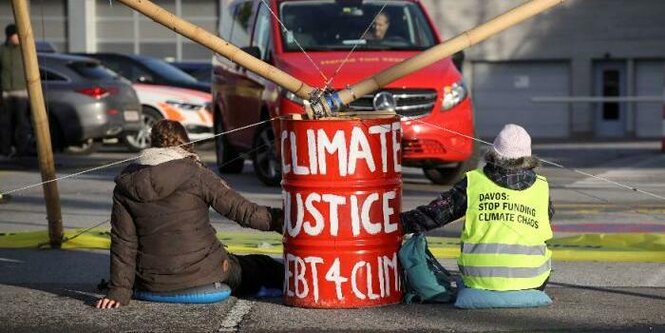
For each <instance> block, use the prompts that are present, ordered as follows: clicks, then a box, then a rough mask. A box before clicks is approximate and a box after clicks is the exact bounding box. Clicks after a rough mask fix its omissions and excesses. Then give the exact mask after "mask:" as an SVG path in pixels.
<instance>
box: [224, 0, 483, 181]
mask: <svg viewBox="0 0 665 333" xmlns="http://www.w3.org/2000/svg"><path fill="white" fill-rule="evenodd" d="M224 3H225V2H220V6H223V5H224ZM267 3H269V5H270V7H271V10H272V11H273V12H274V13H276V15H277V16H278V17H279V18H280V20H281V21H282V23H283V24H284V25H285V27H286V29H283V28H282V27H281V25H280V23H279V22H278V21H277V20H276V19H275V18H274V16H273V15H271V13H270V10H268V8H266V2H264V1H262V0H236V1H234V2H232V3H231V4H230V5H229V6H228V7H221V8H223V12H222V19H221V22H220V30H219V34H220V36H221V37H222V38H224V39H225V40H227V41H230V42H231V43H234V44H235V45H236V46H238V47H241V48H242V49H243V50H244V51H246V52H248V53H250V54H252V55H255V56H257V57H259V58H261V59H262V60H263V61H265V62H268V63H270V64H272V65H274V66H276V67H277V68H279V69H281V70H283V71H285V72H287V73H289V74H291V75H292V76H294V77H296V78H298V79H300V80H302V81H304V82H305V83H307V84H309V85H311V86H314V87H323V86H324V81H325V80H324V79H323V78H322V76H323V75H322V74H324V75H325V76H326V77H328V78H329V77H331V76H333V75H334V73H335V72H336V71H337V69H338V68H339V67H340V64H342V62H343V61H344V59H345V57H347V54H348V53H349V51H350V50H351V49H352V48H354V47H355V48H356V49H355V51H354V52H353V54H352V55H351V56H350V57H349V59H348V60H347V61H346V63H345V64H344V66H343V67H342V68H341V71H340V72H339V73H338V74H337V75H336V76H335V78H334V80H333V81H332V87H331V88H332V89H335V90H339V89H345V88H346V85H347V84H352V83H355V82H358V81H360V80H362V79H365V78H368V77H370V76H371V75H373V74H375V73H377V72H379V71H381V70H384V69H386V68H387V67H389V66H392V65H394V64H396V63H399V62H401V61H404V60H405V59H407V58H409V57H411V56H414V55H416V54H417V53H418V52H421V51H422V50H425V49H427V48H430V47H432V46H434V45H436V44H438V43H441V39H440V37H439V34H438V32H437V30H436V28H435V26H434V24H433V23H432V21H431V19H430V18H429V16H428V14H427V12H426V9H425V7H424V6H423V5H422V3H421V2H419V1H417V0H395V1H373V0H367V1H332V0H308V1H304V0H270V1H268V2H267ZM384 5H385V7H383V6H384ZM380 10H382V13H384V14H386V15H387V17H388V18H389V21H390V22H389V25H388V30H387V32H386V34H385V37H384V38H383V39H380V38H370V37H367V36H365V37H363V36H361V34H362V33H363V31H365V29H366V28H367V27H368V26H369V25H370V23H371V22H372V20H373V19H374V17H375V16H376V15H377V14H378V13H379V11H380ZM301 47H302V48H303V49H304V51H305V52H306V54H305V53H303V51H302V50H301ZM312 63H314V64H316V67H315V66H314V65H313V64H312ZM213 67H214V69H213V87H212V88H213V89H212V94H213V101H214V103H213V115H214V124H215V133H220V132H222V131H227V130H232V129H236V128H241V127H243V126H247V125H250V124H253V123H256V122H259V121H261V120H264V119H269V118H271V117H273V116H277V115H284V114H292V113H302V112H303V100H302V99H300V98H299V97H297V96H295V95H294V94H292V93H290V92H287V91H284V90H282V89H281V88H280V87H277V86H276V85H275V84H274V83H272V82H270V81H267V80H265V79H264V78H262V77H259V76H258V75H255V74H253V73H251V72H249V71H247V70H245V69H243V68H240V67H239V66H238V65H236V64H234V63H233V62H231V61H229V60H228V59H225V58H224V57H222V56H220V55H216V56H215V57H213ZM319 69H320V70H321V72H319ZM379 97H381V98H379ZM386 97H387V98H386ZM380 100H388V101H394V105H391V106H392V107H393V108H394V110H395V111H396V112H397V113H398V114H399V115H401V116H403V118H402V134H403V137H402V159H403V165H405V166H415V167H421V168H423V170H424V172H425V175H426V176H427V177H428V178H429V179H430V180H431V181H432V182H434V183H437V184H443V183H450V182H452V181H454V180H456V179H459V178H460V177H461V176H462V175H463V174H464V172H466V171H467V170H468V169H469V168H472V167H475V163H476V160H475V158H474V156H475V154H474V144H473V141H472V140H471V139H469V138H468V137H469V136H472V135H473V128H474V127H473V108H472V105H471V101H470V99H469V98H468V94H467V89H466V86H465V85H464V82H463V81H462V75H461V74H460V72H459V71H458V69H457V68H455V66H454V65H453V63H452V61H451V59H450V58H445V59H442V60H440V61H437V62H436V63H434V64H432V65H430V66H428V67H426V68H424V69H422V70H420V71H417V72H415V73H412V74H410V75H408V76H405V77H403V78H400V79H398V80H396V81H395V82H393V83H391V84H389V85H388V86H386V87H384V88H382V89H380V90H379V91H377V92H375V93H373V94H368V95H366V96H360V98H359V99H358V100H356V101H354V102H353V103H351V105H350V107H351V108H353V109H356V110H361V111H372V110H376V109H377V108H378V105H376V104H379V103H377V101H379V102H380ZM391 103H393V102H391ZM427 124H431V125H432V126H430V125H427ZM273 126H279V125H278V124H273ZM442 128H445V129H447V130H448V131H446V130H443V129H442ZM277 130H279V129H278V128H273V127H272V126H268V125H263V126H259V127H257V128H252V129H249V130H242V131H237V132H234V133H230V134H228V135H224V136H218V137H217V140H216V147H217V163H218V165H219V169H220V171H221V172H228V173H233V172H240V171H241V170H242V167H243V163H242V161H241V160H240V161H238V160H237V159H236V158H237V157H238V156H241V154H243V153H247V152H250V151H251V152H256V151H258V153H253V154H251V156H252V160H253V163H254V170H255V172H256V175H257V177H258V178H259V179H260V180H261V181H262V182H264V183H265V184H269V185H276V184H278V183H279V181H280V177H281V172H280V170H279V166H280V164H281V163H279V162H278V161H277V160H276V159H277V158H278V155H277V154H276V153H273V152H272V151H273V150H274V149H272V148H269V150H268V151H266V150H265V149H264V148H262V147H263V146H265V145H266V144H274V138H275V136H274V134H273V133H275V131H277ZM458 133H459V134H462V135H459V134H458ZM465 136H467V137H465Z"/></svg>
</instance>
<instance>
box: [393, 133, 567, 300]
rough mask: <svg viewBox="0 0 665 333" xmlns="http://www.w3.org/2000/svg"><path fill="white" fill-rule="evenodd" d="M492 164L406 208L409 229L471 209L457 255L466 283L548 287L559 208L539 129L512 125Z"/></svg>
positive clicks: (503, 288)
mask: <svg viewBox="0 0 665 333" xmlns="http://www.w3.org/2000/svg"><path fill="white" fill-rule="evenodd" d="M485 161H486V162H487V163H486V165H485V166H484V167H483V168H481V169H476V170H473V171H469V172H467V173H466V177H465V178H464V179H462V180H461V181H460V182H458V183H457V184H455V185H454V186H453V188H452V189H451V190H449V191H447V192H444V193H441V194H440V195H439V196H438V197H437V198H436V199H435V200H434V201H432V202H431V203H430V204H428V205H424V206H420V207H417V208H416V209H414V210H411V211H406V212H403V213H402V214H401V216H400V218H401V223H402V226H403V230H404V232H405V233H413V232H422V231H427V230H431V229H434V228H438V227H442V226H444V225H446V224H448V223H450V222H453V221H455V220H457V219H459V218H461V217H463V216H464V217H465V220H464V228H463V230H462V235H461V249H460V250H461V253H460V256H459V258H458V260H457V263H458V265H459V269H460V273H461V275H462V279H463V281H464V285H465V286H466V287H471V288H477V289H485V290H496V291H507V290H523V289H539V290H543V289H544V288H545V285H546V284H547V281H548V279H549V276H550V271H551V256H552V255H551V252H550V250H549V249H548V248H547V246H546V245H545V241H547V240H548V239H551V238H552V228H551V227H550V219H551V218H552V216H553V215H554V208H553V207H552V202H551V200H550V195H549V186H548V184H547V180H546V179H545V178H544V177H542V176H539V175H537V174H536V172H535V171H534V169H535V168H536V167H537V166H539V160H538V159H537V158H536V157H535V156H533V155H532V154H531V137H530V136H529V134H528V133H527V131H526V130H525V129H524V128H522V127H520V126H518V125H515V124H508V125H505V126H504V128H503V129H502V130H501V132H500V133H499V135H498V136H497V137H496V139H495V140H494V143H493V145H492V147H491V148H490V149H489V151H488V152H487V153H486V155H485Z"/></svg>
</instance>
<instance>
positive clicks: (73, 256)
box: [0, 142, 665, 332]
mask: <svg viewBox="0 0 665 333" xmlns="http://www.w3.org/2000/svg"><path fill="white" fill-rule="evenodd" d="M105 150H106V151H103V152H100V153H96V154H94V155H91V156H86V157H78V156H67V155H58V156H56V164H57V169H58V175H59V176H66V175H69V174H72V173H75V172H78V171H81V170H84V169H88V168H92V167H98V166H100V165H103V164H107V163H111V162H115V161H119V160H123V159H127V158H131V157H132V156H135V155H132V154H128V153H126V152H123V151H121V150H119V149H117V148H106V149H105ZM534 151H535V153H536V154H538V155H539V156H541V157H542V158H545V159H547V160H550V161H553V162H557V163H561V164H563V165H564V166H566V167H569V168H574V169H579V171H582V172H586V173H590V174H593V175H599V176H601V177H603V178H607V179H609V180H611V181H614V182H619V183H621V184H625V185H628V186H629V187H635V188H637V189H639V190H641V191H646V192H649V193H652V194H655V195H656V196H665V182H664V181H663V179H665V155H663V154H661V153H660V152H659V145H658V144H657V143H655V142H639V143H618V142H615V143H595V144H538V145H536V146H535V149H534ZM202 156H203V158H204V160H205V161H206V162H209V163H210V165H211V166H213V164H214V163H213V162H214V154H213V153H212V152H211V151H202ZM121 168H122V166H115V167H111V168H105V169H101V170H96V171H93V172H90V173H85V174H83V175H80V176H77V177H73V178H70V179H65V180H62V181H60V182H59V189H60V194H61V204H62V212H63V219H64V224H65V227H66V228H78V227H89V226H92V225H95V224H98V223H100V222H101V223H103V222H104V221H106V220H107V219H108V217H109V214H110V208H111V202H110V198H111V192H112V189H113V182H112V179H113V177H114V176H115V175H116V174H117V173H118V172H119V170H120V169H121ZM0 170H1V171H0V189H2V190H7V189H15V188H20V187H25V186H27V185H30V184H34V183H38V182H39V181H40V175H39V171H38V169H37V166H36V163H35V162H34V161H30V160H27V159H23V160H7V159H3V158H0ZM541 173H542V174H544V175H545V176H547V177H548V179H549V180H550V185H551V188H552V198H553V200H554V204H555V206H556V208H557V213H556V215H555V219H554V221H553V226H554V228H555V236H565V235H571V234H576V233H580V232H588V230H595V231H596V232H608V231H609V232H613V231H616V230H624V231H625V230H629V231H630V230H632V231H640V230H642V229H649V228H651V229H653V230H661V229H660V228H662V227H663V226H665V209H664V208H663V207H665V205H663V200H661V199H659V198H656V197H654V196H651V195H648V194H644V193H640V192H639V191H635V190H630V189H626V188H622V187H619V186H617V185H616V184H611V183H608V182H605V181H602V180H599V179H596V178H593V177H589V176H585V175H581V174H580V173H578V172H574V171H571V170H564V169H560V168H556V167H553V166H548V165H545V166H544V167H543V168H542V169H541ZM226 179H227V180H228V182H229V183H230V184H231V185H232V186H233V187H234V188H236V189H237V190H238V191H240V192H241V193H243V194H244V195H246V196H247V197H248V198H250V199H251V200H253V201H256V202H258V203H261V204H266V205H272V206H278V205H280V204H281V199H280V189H279V188H266V187H264V186H262V185H261V184H260V183H259V182H258V180H256V179H255V178H254V177H253V175H252V173H251V166H250V165H247V168H246V170H245V172H244V173H243V174H240V175H233V176H228V177H226ZM403 180H404V185H403V191H404V193H403V203H402V207H403V209H410V208H413V207H416V206H417V205H420V204H423V203H426V202H428V201H429V200H431V199H433V198H434V197H435V196H436V195H437V194H438V193H440V192H441V191H445V190H446V189H447V188H448V187H446V186H434V185H431V184H429V183H428V182H427V180H426V179H425V178H424V176H423V175H422V173H421V172H420V170H415V169H407V170H406V172H405V174H404V178H403ZM41 191H42V190H41V188H40V187H35V188H31V189H26V190H22V191H18V192H16V193H14V199H13V200H12V202H11V203H9V204H4V205H0V232H2V231H19V230H44V229H46V220H45V208H44V203H43V199H42V192H41ZM211 217H212V218H213V223H214V225H215V226H216V227H217V228H218V229H219V230H220V231H224V230H239V229H240V228H239V227H238V226H236V225H235V224H233V223H231V222H230V221H227V220H225V219H223V218H221V217H219V216H218V215H217V214H215V213H212V212H211ZM103 226H104V224H103ZM106 226H107V225H106ZM589 228H591V229H589ZM458 233H459V223H458V224H454V225H451V226H450V227H446V228H445V230H439V231H436V232H435V234H437V235H456V234H458ZM443 263H444V265H445V266H446V267H448V268H449V269H450V270H452V271H454V270H455V265H454V262H453V261H451V260H445V261H444V262H443ZM554 269H555V270H554V273H553V276H552V279H551V282H550V284H549V286H548V289H547V292H548V293H549V294H550V295H551V296H552V297H553V299H554V304H553V305H552V306H550V307H547V308H540V309H513V310H482V311H463V310H458V309H455V308H453V307H452V306H451V305H409V306H405V305H390V306H385V307H379V308H371V309H355V310H313V309H301V308H292V307H287V306H284V305H281V301H280V299H247V300H238V299H236V298H231V299H229V300H227V301H225V302H222V303H218V304H215V305H173V304H155V303H147V302H138V301H135V302H132V304H131V305H130V306H128V307H124V308H121V309H118V310H113V311H98V310H96V309H93V308H92V307H91V306H90V305H91V304H92V303H93V302H94V300H95V299H96V298H97V297H99V296H100V295H101V294H99V292H98V291H97V290H96V288H95V286H96V284H97V283H98V282H99V280H100V279H101V278H107V277H108V251H37V250H9V249H2V250H0V331H6V332H42V331H43V332H61V331H99V330H102V331H120V332H129V331H131V332H145V331H187V332H191V331H205V332H210V331H216V332H217V331H241V332H255V331H283V332H287V331H288V332H310V331H338V332H349V331H360V332H364V331H385V332H391V331H414V332H417V331H455V332H486V331H524V332H534V331H544V332H568V331H582V332H599V331H607V332H615V331H622V332H665V268H664V266H663V265H662V264H656V263H607V262H555V263H554Z"/></svg>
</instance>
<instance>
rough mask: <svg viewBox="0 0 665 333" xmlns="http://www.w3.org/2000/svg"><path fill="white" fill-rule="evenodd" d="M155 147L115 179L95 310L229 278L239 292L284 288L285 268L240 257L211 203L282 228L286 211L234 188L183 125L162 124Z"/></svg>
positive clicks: (248, 220) (242, 219)
mask: <svg viewBox="0 0 665 333" xmlns="http://www.w3.org/2000/svg"><path fill="white" fill-rule="evenodd" d="M151 140H152V147H153V148H149V149H146V150H145V151H144V152H143V154H141V156H140V157H139V159H138V161H137V162H135V163H133V164H131V165H129V166H127V167H126V168H125V169H124V170H123V171H122V173H121V174H120V175H119V176H118V177H116V179H115V182H116V186H115V189H114V190H113V211H112V215H111V280H110V283H109V292H108V294H107V295H106V297H104V298H102V299H100V300H99V301H98V302H97V308H117V307H119V306H120V305H127V304H128V303H129V301H130V298H131V295H132V291H133V290H134V289H138V290H142V291H149V292H157V293H159V292H174V291H180V290H186V289H189V288H195V287H200V286H206V285H214V284H219V282H223V283H225V284H227V285H229V287H231V289H232V290H233V292H234V294H236V295H238V294H247V293H252V292H256V291H258V290H259V288H260V287H262V286H263V287H266V288H279V289H281V288H282V283H283V281H284V266H283V264H281V263H280V262H278V261H276V260H273V259H272V258H270V257H268V256H263V255H250V256H235V255H232V254H229V253H227V252H226V250H225V249H224V246H223V245H222V243H221V242H220V241H219V240H218V239H217V237H216V235H215V234H216V232H215V229H214V228H213V226H212V225H211V224H210V220H209V216H208V210H209V207H212V208H213V209H214V210H216V211H217V212H218V213H220V214H222V215H224V216H226V217H227V218H229V219H230V220H233V221H235V222H237V223H238V224H240V225H241V226H243V227H249V228H253V229H258V230H264V231H278V232H282V224H283V211H282V210H281V209H278V208H269V207H262V206H259V205H256V204H254V203H252V202H250V201H248V200H247V199H245V198H244V197H243V196H241V195H240V194H238V193H237V192H236V191H234V190H233V189H231V188H230V187H229V186H228V185H227V184H226V183H225V182H224V181H223V180H222V179H221V178H220V177H218V176H217V175H216V174H215V173H214V172H212V171H211V170H210V169H208V168H207V167H206V166H205V165H204V164H203V163H202V162H201V161H200V160H199V158H198V156H197V155H196V154H195V153H194V152H193V149H192V147H191V145H186V144H187V143H189V138H188V136H187V132H186V131H185V129H184V128H183V126H182V125H181V124H180V123H178V122H176V121H171V120H161V121H159V122H157V123H156V124H155V125H154V126H153V128H152V133H151Z"/></svg>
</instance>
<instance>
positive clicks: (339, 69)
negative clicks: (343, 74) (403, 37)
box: [324, 1, 388, 95]
mask: <svg viewBox="0 0 665 333" xmlns="http://www.w3.org/2000/svg"><path fill="white" fill-rule="evenodd" d="M386 5H388V1H384V2H383V6H382V7H381V9H380V10H379V12H378V13H376V15H374V18H373V19H372V22H370V23H369V25H368V26H367V29H365V31H364V32H363V33H362V35H360V38H359V39H362V38H363V37H365V35H367V32H368V31H369V29H371V28H372V25H373V24H374V22H375V21H376V18H377V17H379V15H380V14H381V13H382V12H383V10H384V9H385V8H386ZM358 45H359V43H356V44H354V45H353V47H352V48H351V51H349V53H347V54H346V57H345V58H344V61H342V63H341V64H339V67H337V69H336V70H335V72H334V73H333V75H332V76H331V77H330V79H329V80H328V81H326V86H325V87H324V89H326V88H329V87H330V84H332V81H333V80H334V79H335V76H337V74H339V72H340V71H341V70H342V67H344V64H346V62H347V61H348V60H349V58H350V57H351V54H353V52H354V51H355V50H356V48H357V47H358ZM351 93H353V91H351ZM354 95H355V94H354Z"/></svg>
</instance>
